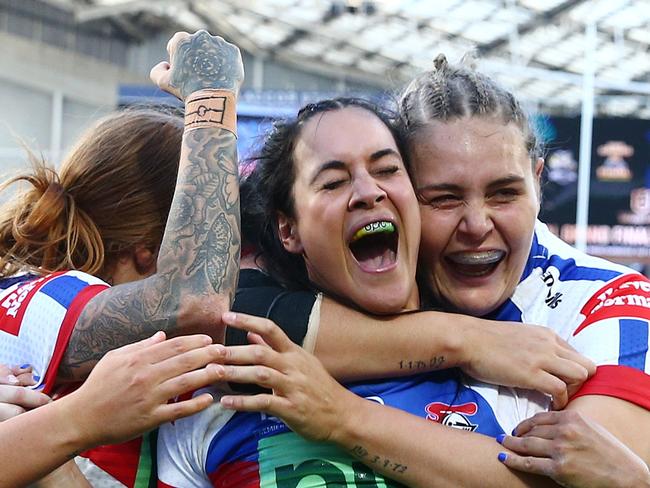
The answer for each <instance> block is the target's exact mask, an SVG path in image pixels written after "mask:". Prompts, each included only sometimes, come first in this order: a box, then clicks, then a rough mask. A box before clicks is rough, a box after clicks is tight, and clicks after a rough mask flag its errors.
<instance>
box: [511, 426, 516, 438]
mask: <svg viewBox="0 0 650 488" xmlns="http://www.w3.org/2000/svg"><path fill="white" fill-rule="evenodd" d="M510 435H513V436H514V435H517V428H516V427H515V428H514V429H512V434H510Z"/></svg>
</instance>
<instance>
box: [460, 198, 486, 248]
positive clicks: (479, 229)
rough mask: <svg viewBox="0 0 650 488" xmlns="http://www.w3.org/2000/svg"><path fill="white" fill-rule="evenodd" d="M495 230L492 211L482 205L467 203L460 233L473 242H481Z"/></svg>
mask: <svg viewBox="0 0 650 488" xmlns="http://www.w3.org/2000/svg"><path fill="white" fill-rule="evenodd" d="M492 229H494V222H493V221H492V216H491V215H490V209H489V208H487V206H486V205H484V204H482V203H467V204H466V205H465V211H464V213H463V217H462V219H461V221H460V224H459V226H458V231H459V232H460V233H461V234H462V235H463V236H465V237H466V238H468V239H470V240H472V241H480V240H482V239H484V238H485V237H487V235H488V234H489V233H490V232H491V231H492Z"/></svg>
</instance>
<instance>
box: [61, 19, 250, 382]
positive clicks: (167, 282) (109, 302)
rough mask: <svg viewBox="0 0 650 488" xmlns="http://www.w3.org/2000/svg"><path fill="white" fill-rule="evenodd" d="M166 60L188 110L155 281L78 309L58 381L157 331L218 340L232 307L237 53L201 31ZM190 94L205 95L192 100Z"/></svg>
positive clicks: (79, 375) (236, 241) (119, 289)
mask: <svg viewBox="0 0 650 488" xmlns="http://www.w3.org/2000/svg"><path fill="white" fill-rule="evenodd" d="M170 56H171V64H172V68H171V69H172V73H171V83H172V85H173V86H175V87H178V88H179V91H180V93H181V95H182V97H183V99H184V100H186V101H187V103H188V107H187V108H190V110H186V113H187V114H188V115H186V120H185V122H186V128H185V132H184V134H183V146H182V148H181V160H180V164H179V171H178V179H177V183H176V190H175V193H174V198H173V201H172V206H171V210H170V214H169V219H168V221H167V226H166V227H165V234H164V236H163V240H162V244H161V247H160V251H159V255H158V260H157V271H156V274H155V275H153V276H151V277H149V278H147V279H144V280H141V281H136V282H132V283H127V284H122V285H118V286H115V287H113V288H110V289H108V290H106V291H104V292H102V293H100V294H99V295H97V296H96V297H94V298H93V299H92V300H91V301H90V302H89V303H88V304H87V306H86V307H85V309H84V310H83V311H82V313H81V315H80V316H79V319H78V320H77V323H76V325H75V329H74V331H73V333H72V336H71V338H70V342H69V345H68V349H67V350H66V353H65V355H64V357H63V360H62V362H61V365H60V367H59V371H58V377H57V379H58V380H59V381H76V380H80V379H83V378H84V377H85V376H86V375H87V374H88V373H89V372H90V370H91V369H92V367H93V366H94V364H95V363H96V362H97V361H98V360H99V359H100V358H101V357H102V356H103V355H104V354H105V353H106V352H108V351H109V350H111V349H115V348H116V347H120V346H123V345H125V344H129V343H132V342H135V341H137V340H141V339H144V338H146V337H149V336H150V335H152V334H153V333H154V332H155V331H157V330H163V331H165V332H166V333H167V335H168V336H174V335H180V334H192V333H207V334H209V335H211V336H212V337H213V339H214V340H223V334H224V327H219V325H220V320H221V313H222V312H224V311H225V310H226V309H227V308H229V307H230V305H231V304H232V299H233V297H234V292H235V289H236V287H237V276H238V273H239V248H240V224H239V186H238V180H237V174H238V171H237V170H238V167H237V145H236V136H235V132H236V130H235V128H236V115H235V111H236V105H235V101H236V97H237V92H238V89H239V85H240V84H241V82H242V81H243V76H244V73H243V65H242V62H241V55H240V53H239V50H238V49H237V47H236V46H234V45H232V44H229V43H227V42H226V41H225V40H223V39H222V38H220V37H214V36H211V35H210V34H208V33H207V32H205V31H199V32H197V33H196V34H193V35H191V36H187V37H186V38H185V39H183V40H182V41H181V42H179V43H178V45H177V46H176V48H175V50H174V52H172V53H171V54H170ZM199 90H205V91H202V92H201V93H199V94H198V98H197V93H196V92H197V91H199ZM224 92H225V95H224ZM190 95H192V96H194V98H193V99H188V97H190ZM204 95H205V96H204ZM211 97H212V98H211Z"/></svg>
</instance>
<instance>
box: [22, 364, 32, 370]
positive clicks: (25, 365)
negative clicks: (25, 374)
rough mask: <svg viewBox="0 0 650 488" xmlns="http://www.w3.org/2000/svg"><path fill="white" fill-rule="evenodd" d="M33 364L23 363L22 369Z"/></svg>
mask: <svg viewBox="0 0 650 488" xmlns="http://www.w3.org/2000/svg"><path fill="white" fill-rule="evenodd" d="M30 366H31V364H23V365H22V366H21V367H20V369H27V368H29V367H30Z"/></svg>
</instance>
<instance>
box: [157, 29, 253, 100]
mask: <svg viewBox="0 0 650 488" xmlns="http://www.w3.org/2000/svg"><path fill="white" fill-rule="evenodd" d="M167 52H168V53H169V62H167V61H162V62H160V63H158V64H157V65H156V66H154V67H153V68H152V70H151V74H150V76H151V80H152V81H153V82H154V83H155V84H156V85H158V86H159V87H160V88H161V89H163V90H165V91H166V92H168V93H171V94H172V95H174V96H176V97H178V98H179V99H181V100H183V101H184V100H185V99H186V98H187V97H188V96H189V95H190V94H191V93H194V92H196V91H199V90H203V89H210V88H213V89H221V90H230V91H232V92H233V93H234V94H235V96H236V95H237V94H238V93H239V88H240V86H241V84H242V82H243V81H244V64H243V63H242V59H241V54H240V53H239V48H237V46H235V45H234V44H230V43H229V42H226V41H225V40H224V39H223V38H221V37H219V36H211V35H210V34H209V33H208V32H207V31H204V30H200V31H198V32H196V33H194V34H191V35H190V34H188V33H187V32H177V33H176V34H174V35H173V36H172V38H171V39H170V40H169V42H168V43H167Z"/></svg>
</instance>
